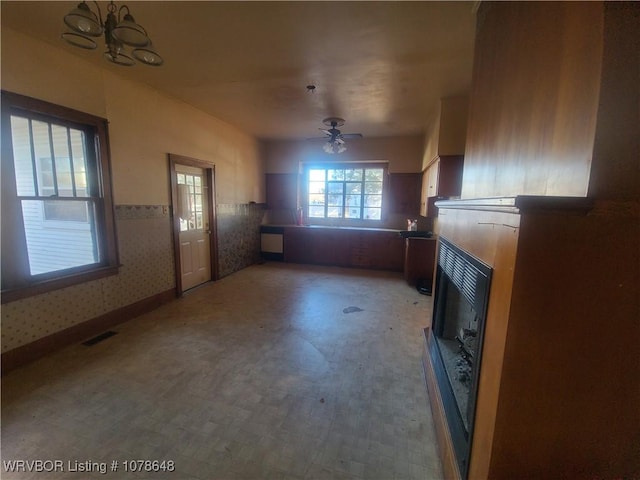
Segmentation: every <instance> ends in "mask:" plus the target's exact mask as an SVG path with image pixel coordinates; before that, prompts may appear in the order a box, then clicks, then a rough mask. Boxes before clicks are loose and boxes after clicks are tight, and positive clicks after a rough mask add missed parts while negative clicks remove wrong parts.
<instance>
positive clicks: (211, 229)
mask: <svg viewBox="0 0 640 480" xmlns="http://www.w3.org/2000/svg"><path fill="white" fill-rule="evenodd" d="M169 176H170V179H171V227H172V230H173V244H174V258H175V275H176V294H177V295H178V296H181V295H182V294H183V293H184V292H185V291H187V290H189V289H191V288H195V287H197V286H199V285H202V284H203V283H206V282H209V281H211V280H217V279H218V255H217V235H216V216H215V212H216V205H215V166H213V165H212V164H210V163H207V162H204V161H202V160H196V159H193V158H189V157H184V156H181V155H175V154H172V153H170V154H169Z"/></svg>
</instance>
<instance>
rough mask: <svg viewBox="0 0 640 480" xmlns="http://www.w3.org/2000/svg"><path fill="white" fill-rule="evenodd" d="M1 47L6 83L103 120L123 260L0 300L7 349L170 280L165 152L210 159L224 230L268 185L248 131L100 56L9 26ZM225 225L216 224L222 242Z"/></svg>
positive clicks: (163, 288)
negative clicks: (69, 281)
mask: <svg viewBox="0 0 640 480" xmlns="http://www.w3.org/2000/svg"><path fill="white" fill-rule="evenodd" d="M1 47H2V56H1V60H2V88H3V89H5V90H8V91H12V92H16V93H20V94H23V95H28V96H31V97H35V98H39V99H42V100H46V101H49V102H52V103H56V104H59V105H64V106H67V107H70V108H74V109H77V110H81V111H84V112H87V113H91V114H93V115H98V116H101V117H104V118H107V119H108V120H109V134H110V142H109V143H110V147H111V162H112V171H113V175H112V178H113V190H114V201H115V204H116V208H115V214H116V223H117V225H116V226H117V232H118V247H119V251H120V262H121V264H122V265H121V267H120V269H119V273H118V274H117V275H114V276H110V277H106V278H103V279H100V280H95V281H92V282H87V283H83V284H80V285H75V286H72V287H69V288H64V289H61V290H55V291H53V292H49V293H47V294H44V295H37V296H33V297H29V298H25V299H23V300H18V301H15V302H11V303H7V304H4V305H2V352H3V353H4V352H7V351H9V350H13V349H15V348H17V347H20V346H22V345H25V344H28V343H31V342H34V341H35V340H38V339H40V338H43V337H47V336H48V335H52V334H54V333H57V332H60V331H63V330H65V329H67V328H70V327H74V326H76V325H78V324H81V323H83V322H85V321H87V320H91V319H93V318H96V317H99V316H101V315H104V314H106V313H108V312H112V311H114V310H118V309H119V308H121V307H125V306H127V305H131V304H134V303H136V302H138V301H142V300H144V299H147V298H152V297H154V296H155V295H158V294H162V293H164V292H167V291H171V289H173V288H174V287H175V276H174V261H173V243H172V242H173V240H172V233H171V221H170V217H169V215H168V213H167V211H166V209H165V208H163V206H165V205H169V203H170V199H169V196H170V193H169V192H170V189H169V174H168V159H167V154H168V153H176V154H180V155H184V156H188V157H193V158H198V159H201V160H205V161H208V162H211V163H213V164H215V171H216V200H217V203H218V205H219V206H220V207H219V213H220V210H222V213H221V214H220V215H219V217H218V218H219V223H220V218H223V219H224V220H225V221H226V223H224V222H223V223H224V225H222V227H225V228H227V230H228V224H229V223H230V222H229V220H228V217H229V215H223V214H224V213H225V212H227V211H228V210H229V209H230V208H233V207H236V206H238V205H237V204H244V203H248V202H250V201H256V202H262V201H264V196H265V193H264V168H263V163H262V159H261V154H260V144H259V142H258V141H257V140H255V139H254V138H252V137H250V136H248V135H246V134H244V133H242V132H240V131H238V130H237V129H235V128H233V127H231V126H229V125H228V124H225V123H224V122H221V121H219V120H217V119H215V118H213V117H211V116H208V115H206V114H204V113H203V112H201V111H199V110H197V109H195V108H193V107H191V106H189V105H187V104H185V103H182V102H179V101H176V100H174V99H171V98H168V97H165V96H163V95H161V94H160V93H159V92H157V91H155V90H154V89H152V88H149V87H147V86H145V85H142V84H137V83H133V82H131V81H128V80H125V79H123V78H122V77H120V76H119V75H118V68H119V67H117V66H113V65H109V64H107V63H106V62H105V64H104V68H100V67H97V66H95V65H93V64H92V63H88V62H87V61H85V60H84V59H82V58H79V57H77V56H75V55H72V54H69V53H68V52H66V51H64V50H62V49H59V48H56V47H53V46H51V45H48V44H46V43H42V42H40V41H38V40H34V39H32V38H30V37H27V36H24V35H22V34H19V33H17V32H14V31H12V30H9V29H6V28H3V29H2V46H1ZM92 53H94V54H96V55H97V53H96V52H92ZM135 68H145V67H144V66H140V67H135ZM158 72H159V74H161V70H159V71H158ZM240 206H242V205H240ZM240 218H241V219H244V218H245V216H240ZM231 220H233V218H232V219H231ZM2 227H3V228H4V227H5V225H2ZM227 230H225V229H224V228H221V229H220V232H219V241H220V242H223V240H225V239H226V237H225V233H226V232H227ZM256 232H257V229H256ZM225 246H226V243H224V242H223V243H222V247H220V246H219V251H221V254H220V255H219V256H222V257H224V258H223V259H224V260H225V261H226V263H225V264H224V266H225V268H226V270H225V271H224V272H223V273H225V274H226V273H229V272H228V270H229V268H227V267H226V266H227V264H229V263H230V262H229V260H228V257H232V256H235V257H241V256H242V255H244V254H245V252H238V251H236V250H234V251H232V252H231V253H229V252H227V250H228V249H226V247H225ZM254 250H256V251H257V248H254ZM225 255H226V256H225ZM247 256H248V255H247ZM237 263H239V262H235V263H233V262H231V264H232V266H233V265H236V264H237Z"/></svg>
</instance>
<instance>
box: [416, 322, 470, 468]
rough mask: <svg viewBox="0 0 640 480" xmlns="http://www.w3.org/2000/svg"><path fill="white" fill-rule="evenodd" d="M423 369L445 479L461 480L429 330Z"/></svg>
mask: <svg viewBox="0 0 640 480" xmlns="http://www.w3.org/2000/svg"><path fill="white" fill-rule="evenodd" d="M422 368H423V370H424V378H425V381H426V383H427V392H428V394H429V404H430V405H431V414H432V415H433V423H434V425H435V427H436V440H437V443H438V450H440V460H441V461H442V470H443V473H444V478H447V479H450V480H461V475H460V470H459V469H458V464H457V463H456V456H455V452H454V450H453V441H452V439H451V434H450V433H449V427H448V425H447V418H446V417H445V413H444V405H443V403H442V397H441V396H440V391H439V390H438V382H437V380H436V376H435V372H434V370H433V366H432V365H431V359H430V358H429V329H428V328H425V329H424V351H423V353H422Z"/></svg>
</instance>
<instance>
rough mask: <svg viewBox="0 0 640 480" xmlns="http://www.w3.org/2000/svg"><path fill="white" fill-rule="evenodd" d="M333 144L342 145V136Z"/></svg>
mask: <svg viewBox="0 0 640 480" xmlns="http://www.w3.org/2000/svg"><path fill="white" fill-rule="evenodd" d="M335 143H339V144H340V145H342V144H344V140H343V139H342V135H341V136H340V137H337V138H336V139H335Z"/></svg>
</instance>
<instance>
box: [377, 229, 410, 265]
mask: <svg viewBox="0 0 640 480" xmlns="http://www.w3.org/2000/svg"><path fill="white" fill-rule="evenodd" d="M403 264H404V238H402V237H400V236H399V235H398V234H396V233H391V232H380V233H376V234H375V239H374V240H373V242H372V246H371V267H372V268H377V269H380V270H393V271H395V272H401V271H402V268H403Z"/></svg>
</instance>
